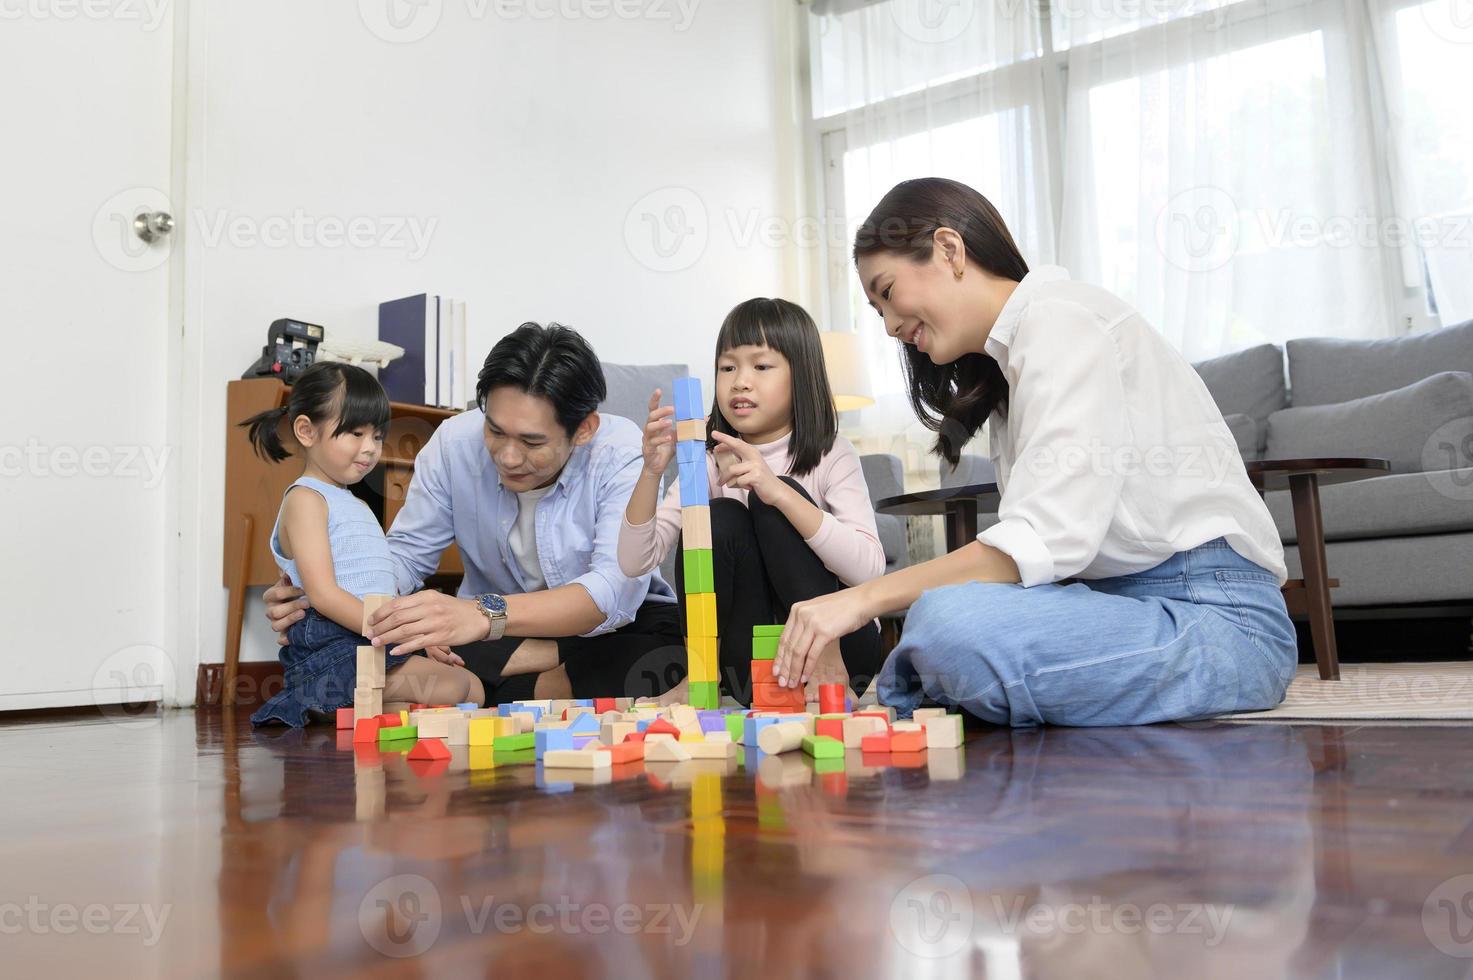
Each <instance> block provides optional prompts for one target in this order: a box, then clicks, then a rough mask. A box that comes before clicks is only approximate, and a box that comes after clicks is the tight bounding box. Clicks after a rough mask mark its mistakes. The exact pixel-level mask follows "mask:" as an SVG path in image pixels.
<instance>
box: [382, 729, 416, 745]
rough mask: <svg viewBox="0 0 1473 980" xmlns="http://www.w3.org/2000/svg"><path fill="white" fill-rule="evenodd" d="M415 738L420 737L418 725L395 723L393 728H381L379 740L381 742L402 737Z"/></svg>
mask: <svg viewBox="0 0 1473 980" xmlns="http://www.w3.org/2000/svg"><path fill="white" fill-rule="evenodd" d="M406 738H407V739H410V740H414V739H417V738H419V726H418V725H394V726H393V727H392V728H380V729H379V730H378V740H379V741H380V742H397V741H399V740H400V739H406Z"/></svg>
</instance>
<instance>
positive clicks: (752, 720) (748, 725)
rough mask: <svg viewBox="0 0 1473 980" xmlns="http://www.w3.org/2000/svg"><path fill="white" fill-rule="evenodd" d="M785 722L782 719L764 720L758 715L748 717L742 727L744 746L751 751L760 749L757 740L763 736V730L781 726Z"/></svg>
mask: <svg viewBox="0 0 1473 980" xmlns="http://www.w3.org/2000/svg"><path fill="white" fill-rule="evenodd" d="M783 720H784V719H782V718H780V717H778V718H763V717H760V716H758V715H747V717H746V719H745V721H744V723H743V725H742V744H743V745H745V746H746V747H747V748H749V749H755V748H758V747H759V743H758V741H757V739H758V738H759V737H760V736H761V734H762V732H763V730H764V729H766V728H767V727H768V726H770V725H776V724H779V723H780V722H782V721H783Z"/></svg>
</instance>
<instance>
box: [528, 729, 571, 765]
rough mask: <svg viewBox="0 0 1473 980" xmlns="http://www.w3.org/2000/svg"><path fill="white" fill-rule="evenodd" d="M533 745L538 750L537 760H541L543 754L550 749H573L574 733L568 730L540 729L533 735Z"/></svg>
mask: <svg viewBox="0 0 1473 980" xmlns="http://www.w3.org/2000/svg"><path fill="white" fill-rule="evenodd" d="M532 745H533V747H534V748H535V749H536V750H537V758H538V759H539V760H540V759H541V758H542V754H543V753H544V752H546V751H547V750H548V749H571V748H572V747H573V733H572V732H571V731H569V730H568V729H566V728H543V729H539V730H538V731H536V732H534V733H533V736H532Z"/></svg>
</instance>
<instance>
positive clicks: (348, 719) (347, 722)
mask: <svg viewBox="0 0 1473 980" xmlns="http://www.w3.org/2000/svg"><path fill="white" fill-rule="evenodd" d="M338 727H339V728H352V727H353V709H352V708H339V709H338Z"/></svg>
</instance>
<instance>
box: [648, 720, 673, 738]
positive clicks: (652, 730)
mask: <svg viewBox="0 0 1473 980" xmlns="http://www.w3.org/2000/svg"><path fill="white" fill-rule="evenodd" d="M659 732H664V733H665V734H667V735H674V736H675V737H676V738H679V737H680V729H679V728H676V727H675V726H674V725H672V724H670V722H668V721H666V720H665V719H664V718H656V719H655V720H654V721H652V722H650V723H649V727H648V728H646V729H645V730H644V733H645V734H646V735H655V734H658V733H659Z"/></svg>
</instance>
